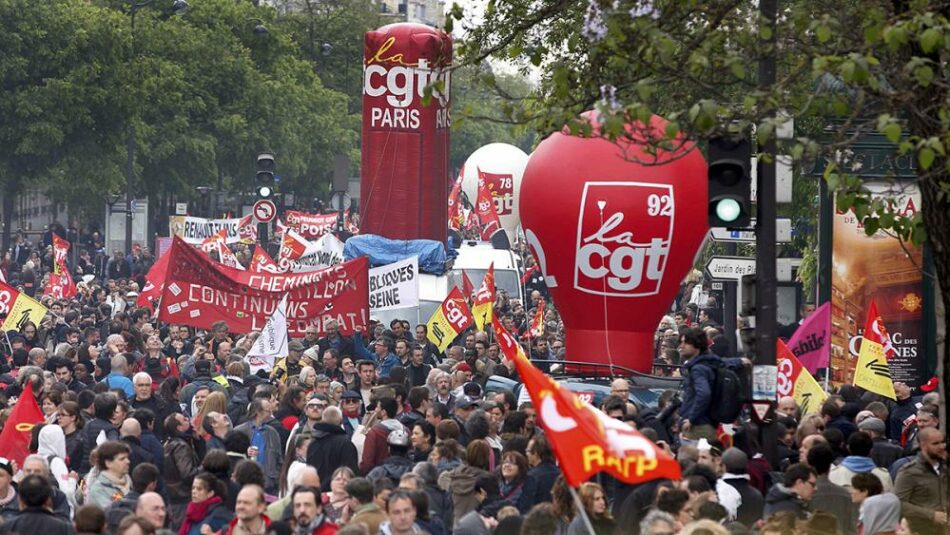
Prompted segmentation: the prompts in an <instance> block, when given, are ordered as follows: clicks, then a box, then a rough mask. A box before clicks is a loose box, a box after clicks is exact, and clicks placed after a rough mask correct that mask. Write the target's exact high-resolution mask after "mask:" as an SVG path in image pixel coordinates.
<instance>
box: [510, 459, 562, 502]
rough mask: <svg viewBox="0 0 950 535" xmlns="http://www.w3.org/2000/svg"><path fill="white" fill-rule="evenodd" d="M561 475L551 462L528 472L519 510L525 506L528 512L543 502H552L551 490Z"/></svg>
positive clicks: (543, 463) (546, 462)
mask: <svg viewBox="0 0 950 535" xmlns="http://www.w3.org/2000/svg"><path fill="white" fill-rule="evenodd" d="M560 474H561V471H560V470H559V469H558V467H557V465H555V464H554V463H553V462H550V461H544V462H542V463H541V464H539V465H538V466H535V467H534V468H532V469H530V470H528V475H527V477H526V478H525V483H524V490H523V491H522V493H521V500H519V502H518V508H519V509H520V508H521V506H522V505H524V507H525V510H526V511H527V510H530V509H531V508H532V507H534V506H535V505H537V504H539V503H541V502H549V501H551V489H552V488H553V487H554V482H555V481H556V480H557V476H559V475H560Z"/></svg>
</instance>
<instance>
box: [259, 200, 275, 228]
mask: <svg viewBox="0 0 950 535" xmlns="http://www.w3.org/2000/svg"><path fill="white" fill-rule="evenodd" d="M276 215H277V206H275V205H274V201H272V200H269V199H261V200H259V201H257V202H256V203H254V218H255V219H257V220H258V221H260V222H261V223H270V222H271V221H273V220H274V216H276Z"/></svg>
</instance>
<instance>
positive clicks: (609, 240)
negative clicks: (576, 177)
mask: <svg viewBox="0 0 950 535" xmlns="http://www.w3.org/2000/svg"><path fill="white" fill-rule="evenodd" d="M673 217H674V207H673V186H671V185H664V184H649V183H642V182H587V183H585V184H584V193H583V195H582V197H581V204H580V214H579V215H578V223H577V245H576V254H575V262H574V287H575V288H576V289H578V290H580V291H582V292H586V293H590V294H595V295H609V296H615V297H643V296H649V295H656V294H658V293H659V292H660V283H661V282H662V280H663V272H664V270H665V269H666V260H667V258H669V253H670V242H671V240H672V237H673Z"/></svg>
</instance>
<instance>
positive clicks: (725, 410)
mask: <svg viewBox="0 0 950 535" xmlns="http://www.w3.org/2000/svg"><path fill="white" fill-rule="evenodd" d="M710 367H711V368H712V369H713V371H714V372H715V373H716V377H715V379H713V383H712V403H710V404H709V418H710V419H711V420H712V421H714V422H718V423H721V424H731V423H733V422H735V421H736V418H738V417H739V413H741V412H742V402H743V398H744V397H745V396H744V395H743V389H742V380H741V379H740V378H739V374H737V373H736V372H735V370H733V369H732V368H730V367H729V366H727V365H726V363H725V362H723V361H722V360H717V363H716V365H715V366H710Z"/></svg>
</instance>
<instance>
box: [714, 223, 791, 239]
mask: <svg viewBox="0 0 950 535" xmlns="http://www.w3.org/2000/svg"><path fill="white" fill-rule="evenodd" d="M750 226H752V227H754V226H755V220H752V223H751V224H750ZM709 232H710V236H711V237H712V239H713V241H725V242H744V243H754V242H755V231H754V230H739V229H736V230H732V229H727V228H719V227H713V228H711V229H709ZM775 241H776V243H788V242H790V241H792V220H791V219H789V218H787V217H780V218H778V219H776V220H775Z"/></svg>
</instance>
